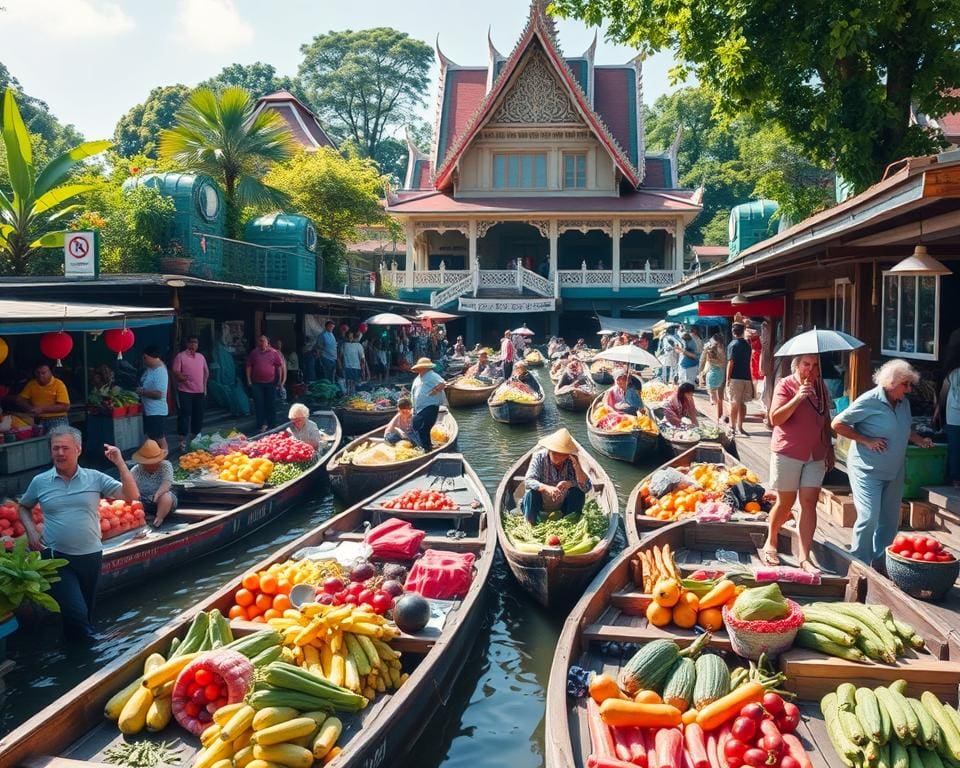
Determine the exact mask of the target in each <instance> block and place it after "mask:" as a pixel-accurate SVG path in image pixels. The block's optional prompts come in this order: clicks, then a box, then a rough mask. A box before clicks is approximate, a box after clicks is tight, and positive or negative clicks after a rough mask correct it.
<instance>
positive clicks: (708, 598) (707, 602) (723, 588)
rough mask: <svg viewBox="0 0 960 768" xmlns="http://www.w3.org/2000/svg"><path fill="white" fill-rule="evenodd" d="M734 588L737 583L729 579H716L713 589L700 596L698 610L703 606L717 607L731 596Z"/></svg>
mask: <svg viewBox="0 0 960 768" xmlns="http://www.w3.org/2000/svg"><path fill="white" fill-rule="evenodd" d="M736 589H737V585H736V584H734V583H733V582H732V581H730V579H722V580H721V581H718V582H717V583H716V584H714V586H713V589H711V590H710V591H709V592H707V594H705V595H704V596H703V597H701V598H700V610H701V611H702V610H704V609H705V608H719V607H720V606H721V605H723V604H724V603H725V602H727V600H729V599H730V598H731V597H733V593H734V592H735V591H736Z"/></svg>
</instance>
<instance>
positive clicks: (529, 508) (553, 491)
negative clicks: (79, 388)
mask: <svg viewBox="0 0 960 768" xmlns="http://www.w3.org/2000/svg"><path fill="white" fill-rule="evenodd" d="M579 453H580V449H579V447H578V446H577V444H576V443H575V442H574V440H573V438H572V437H571V436H570V433H569V432H568V431H567V430H566V429H558V430H557V431H556V432H554V433H553V434H552V435H547V436H546V437H545V438H543V440H541V441H540V447H539V448H538V449H537V450H536V451H535V452H534V454H533V456H532V457H531V459H530V464H529V465H528V466H527V475H526V477H525V478H524V487H525V488H526V493H524V495H523V501H522V502H521V508H522V510H523V516H524V517H525V518H527V520H528V521H529V522H530V524H531V525H535V524H536V523H537V521H538V519H539V518H540V516H541V515H542V514H543V513H544V512H553V511H555V510H560V511H561V512H562V514H564V515H569V514H572V513H575V512H581V511H582V510H583V503H584V501H586V494H587V492H588V491H589V490H590V488H591V486H590V478H589V477H587V473H586V472H584V471H583V467H582V466H581V464H580V456H579Z"/></svg>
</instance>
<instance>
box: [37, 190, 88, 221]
mask: <svg viewBox="0 0 960 768" xmlns="http://www.w3.org/2000/svg"><path fill="white" fill-rule="evenodd" d="M96 188H97V185H96V184H62V185H61V186H59V187H54V188H53V189H51V190H50V191H49V192H47V193H46V194H43V195H40V197H38V198H37V199H36V200H34V202H33V207H32V208H31V210H30V213H31V215H32V216H39V215H41V214H43V213H46V212H47V211H49V210H50V209H51V208H56V207H58V206H59V205H62V204H63V203H65V202H67V200H71V199H73V198H74V197H76V196H77V195H82V194H84V193H85V192H91V191H93V190H94V189H96Z"/></svg>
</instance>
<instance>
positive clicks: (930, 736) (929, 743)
mask: <svg viewBox="0 0 960 768" xmlns="http://www.w3.org/2000/svg"><path fill="white" fill-rule="evenodd" d="M907 704H909V705H910V707H911V708H912V709H913V712H914V714H915V715H916V716H917V720H919V721H920V743H922V744H923V746H925V747H926V748H927V749H934V750H935V749H939V748H940V726H939V725H937V723H936V722H935V721H934V719H933V717H932V716H931V715H930V713H929V712H927V710H926V708H925V707H924V706H923V704H921V703H920V702H919V701H918V700H917V699H907Z"/></svg>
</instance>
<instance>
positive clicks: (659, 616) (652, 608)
mask: <svg viewBox="0 0 960 768" xmlns="http://www.w3.org/2000/svg"><path fill="white" fill-rule="evenodd" d="M672 618H673V611H671V610H670V609H669V608H665V607H664V606H662V605H660V604H659V603H657V602H656V601H655V600H651V601H650V605H648V606H647V621H649V622H650V623H651V624H653V626H655V627H665V626H667V624H669V623H670V620H671V619H672Z"/></svg>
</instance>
